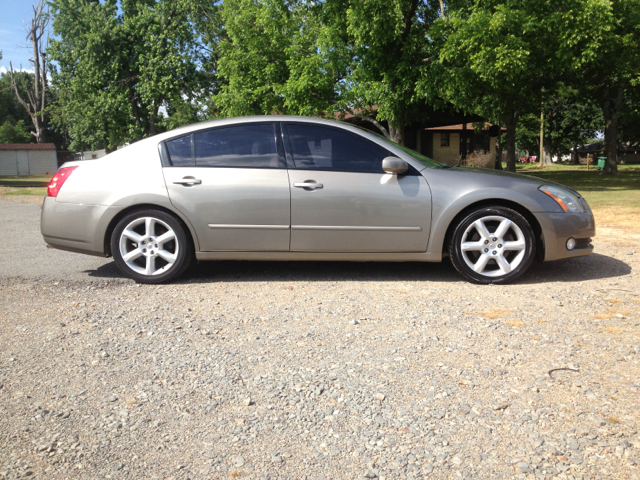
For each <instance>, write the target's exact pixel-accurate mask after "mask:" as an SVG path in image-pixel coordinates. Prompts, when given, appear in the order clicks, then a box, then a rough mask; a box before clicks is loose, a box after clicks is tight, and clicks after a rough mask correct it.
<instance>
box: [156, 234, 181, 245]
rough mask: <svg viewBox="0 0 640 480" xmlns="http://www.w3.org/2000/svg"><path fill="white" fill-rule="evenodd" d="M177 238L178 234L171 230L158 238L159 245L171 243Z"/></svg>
mask: <svg viewBox="0 0 640 480" xmlns="http://www.w3.org/2000/svg"><path fill="white" fill-rule="evenodd" d="M175 238H176V234H175V233H174V232H173V230H169V231H168V232H167V233H164V234H162V235H160V236H159V237H158V240H157V241H158V245H161V244H163V243H165V242H169V241H171V240H175Z"/></svg>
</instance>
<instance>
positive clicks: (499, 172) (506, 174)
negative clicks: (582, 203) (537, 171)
mask: <svg viewBox="0 0 640 480" xmlns="http://www.w3.org/2000/svg"><path fill="white" fill-rule="evenodd" d="M452 171H457V172H473V173H482V174H484V175H497V176H499V177H509V178H513V179H517V180H522V181H524V182H529V183H535V184H538V185H551V186H555V187H560V188H564V189H565V190H569V191H570V192H571V193H573V194H574V195H577V196H578V198H581V197H582V195H580V194H579V193H578V192H576V191H575V190H573V189H572V188H569V187H567V186H566V185H562V184H561V183H557V182H553V181H551V180H547V179H544V178H540V177H536V176H532V175H523V174H521V173H513V172H505V171H504V170H492V169H488V168H476V167H452Z"/></svg>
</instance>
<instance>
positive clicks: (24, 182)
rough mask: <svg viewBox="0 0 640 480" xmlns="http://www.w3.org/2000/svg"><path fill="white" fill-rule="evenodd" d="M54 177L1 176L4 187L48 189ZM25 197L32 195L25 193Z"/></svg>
mask: <svg viewBox="0 0 640 480" xmlns="http://www.w3.org/2000/svg"><path fill="white" fill-rule="evenodd" d="M51 177H53V175H5V176H0V186H2V187H46V186H47V185H49V181H50V180H51ZM23 195H30V194H28V193H25V194H23Z"/></svg>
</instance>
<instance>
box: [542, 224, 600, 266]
mask: <svg viewBox="0 0 640 480" xmlns="http://www.w3.org/2000/svg"><path fill="white" fill-rule="evenodd" d="M536 218H537V219H538V222H540V226H541V227H542V237H543V238H542V240H543V242H544V249H545V255H544V261H545V262H548V261H551V260H560V259H562V258H573V257H581V256H584V255H589V254H590V253H591V252H593V245H591V243H590V239H591V238H592V237H594V236H595V234H596V224H595V221H594V219H593V215H592V214H591V213H539V214H536ZM569 238H574V239H575V240H577V245H576V247H575V248H573V249H572V250H568V249H567V240H569Z"/></svg>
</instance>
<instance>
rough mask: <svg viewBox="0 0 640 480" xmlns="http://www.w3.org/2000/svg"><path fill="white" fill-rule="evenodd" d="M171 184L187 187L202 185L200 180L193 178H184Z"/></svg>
mask: <svg viewBox="0 0 640 480" xmlns="http://www.w3.org/2000/svg"><path fill="white" fill-rule="evenodd" d="M173 183H174V184H176V185H185V186H188V187H189V186H191V185H200V184H201V183H202V180H200V179H198V178H194V177H184V178H183V179H182V180H178V181H177V182H173Z"/></svg>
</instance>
